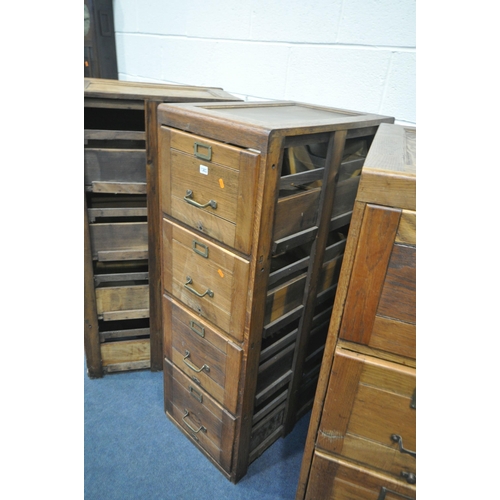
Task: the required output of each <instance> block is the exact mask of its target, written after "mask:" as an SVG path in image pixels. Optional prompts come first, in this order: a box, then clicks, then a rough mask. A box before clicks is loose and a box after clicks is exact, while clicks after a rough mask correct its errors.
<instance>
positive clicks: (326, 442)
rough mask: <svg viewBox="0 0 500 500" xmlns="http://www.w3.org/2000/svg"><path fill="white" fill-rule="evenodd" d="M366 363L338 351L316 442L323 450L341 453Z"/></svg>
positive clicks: (353, 355)
mask: <svg viewBox="0 0 500 500" xmlns="http://www.w3.org/2000/svg"><path fill="white" fill-rule="evenodd" d="M363 363H364V361H363V359H362V358H361V359H360V358H359V357H357V356H356V355H355V354H350V353H347V352H344V351H340V350H337V351H336V353H335V358H334V361H333V367H332V372H331V376H330V383H329V384H328V391H327V394H326V399H325V404H324V407H323V416H322V418H321V422H320V425H319V430H318V436H317V441H316V442H317V445H318V446H319V447H320V448H323V449H327V450H329V451H331V452H332V453H333V452H335V453H341V451H342V446H343V441H344V436H345V433H346V431H347V427H348V425H349V419H350V417H351V412H352V408H353V405H354V402H355V398H356V393H357V391H358V386H359V379H360V377H361V373H362V370H363Z"/></svg>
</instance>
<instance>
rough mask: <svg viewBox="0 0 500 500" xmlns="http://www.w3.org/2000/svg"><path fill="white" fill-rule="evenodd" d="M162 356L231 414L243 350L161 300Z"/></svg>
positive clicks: (233, 409)
mask: <svg viewBox="0 0 500 500" xmlns="http://www.w3.org/2000/svg"><path fill="white" fill-rule="evenodd" d="M163 318H164V345H165V354H166V356H167V358H168V359H169V360H170V361H172V363H173V364H174V365H175V366H177V368H179V369H180V370H182V371H183V372H184V373H185V374H186V375H187V376H188V377H189V378H191V380H193V381H194V382H195V383H196V384H197V385H198V386H199V387H201V388H203V389H204V390H206V391H207V392H208V393H209V394H210V395H211V396H213V397H214V398H215V399H216V400H217V401H218V402H219V403H221V404H222V405H224V406H225V407H226V408H227V409H228V410H229V411H230V412H232V413H233V414H234V413H236V405H237V402H238V381H239V374H240V366H241V356H242V350H241V348H239V347H238V346H236V345H235V344H233V343H232V342H229V341H228V340H226V338H225V337H224V336H222V335H221V334H220V333H218V332H217V331H216V330H215V329H214V328H213V327H211V326H210V325H209V324H208V323H206V322H205V321H203V320H202V319H200V318H199V317H197V316H195V315H193V314H192V312H191V311H189V310H188V309H186V308H185V307H183V306H181V305H179V304H176V303H175V301H174V300H171V299H169V298H168V297H166V296H164V297H163Z"/></svg>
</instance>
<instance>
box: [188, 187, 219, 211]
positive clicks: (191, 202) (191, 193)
mask: <svg viewBox="0 0 500 500" xmlns="http://www.w3.org/2000/svg"><path fill="white" fill-rule="evenodd" d="M192 198H193V191H191V189H188V190H187V191H186V196H184V201H187V202H188V203H189V204H190V205H193V206H195V207H196V208H207V207H208V206H210V207H212V208H213V209H215V208H217V202H216V201H215V200H210V201H208V202H207V203H205V204H204V205H202V204H201V203H198V202H196V201H194V200H193V199H192Z"/></svg>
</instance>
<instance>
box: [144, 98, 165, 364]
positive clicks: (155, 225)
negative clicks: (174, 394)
mask: <svg viewBox="0 0 500 500" xmlns="http://www.w3.org/2000/svg"><path fill="white" fill-rule="evenodd" d="M158 104H159V101H154V100H147V101H146V102H145V105H144V111H145V126H146V138H147V139H146V184H147V208H148V273H149V331H150V344H151V371H161V370H162V369H163V356H162V353H163V332H162V327H161V325H162V304H161V296H162V290H161V232H160V226H161V211H160V194H159V187H160V179H159V166H158V134H157V126H156V121H157V108H158Z"/></svg>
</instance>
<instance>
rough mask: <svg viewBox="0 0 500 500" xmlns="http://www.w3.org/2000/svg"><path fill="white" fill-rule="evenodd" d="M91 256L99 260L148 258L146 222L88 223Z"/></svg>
mask: <svg viewBox="0 0 500 500" xmlns="http://www.w3.org/2000/svg"><path fill="white" fill-rule="evenodd" d="M89 229H90V244H91V247H92V258H93V259H94V260H99V261H103V262H104V261H116V260H138V259H147V258H148V223H147V222H116V223H114V222H111V223H97V224H89Z"/></svg>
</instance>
